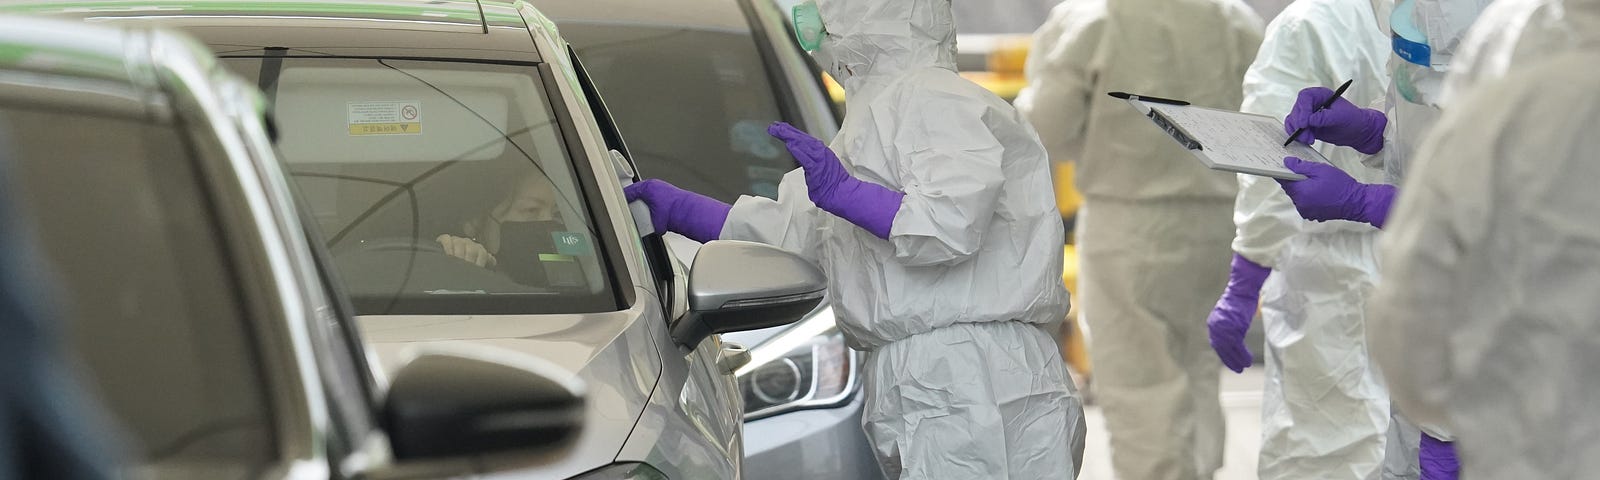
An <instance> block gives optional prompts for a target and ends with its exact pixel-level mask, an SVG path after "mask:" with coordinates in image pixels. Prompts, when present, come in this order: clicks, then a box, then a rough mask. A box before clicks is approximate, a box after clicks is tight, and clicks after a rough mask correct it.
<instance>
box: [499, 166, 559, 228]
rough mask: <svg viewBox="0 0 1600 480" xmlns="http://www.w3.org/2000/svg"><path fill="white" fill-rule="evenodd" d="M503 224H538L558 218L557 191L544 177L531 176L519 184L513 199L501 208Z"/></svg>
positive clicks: (514, 191) (509, 199)
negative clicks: (537, 222) (538, 222)
mask: <svg viewBox="0 0 1600 480" xmlns="http://www.w3.org/2000/svg"><path fill="white" fill-rule="evenodd" d="M498 210H500V211H501V212H503V213H501V215H500V221H502V222H536V221H547V220H554V219H555V217H556V191H555V186H554V185H551V184H550V181H549V180H546V179H545V178H544V177H542V176H537V175H534V176H529V177H526V178H523V179H522V181H521V182H518V183H517V186H516V189H514V190H512V192H511V197H510V198H507V199H506V200H505V202H503V203H501V208H499V209H498Z"/></svg>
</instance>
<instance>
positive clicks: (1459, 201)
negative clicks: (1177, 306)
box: [1371, 0, 1600, 479]
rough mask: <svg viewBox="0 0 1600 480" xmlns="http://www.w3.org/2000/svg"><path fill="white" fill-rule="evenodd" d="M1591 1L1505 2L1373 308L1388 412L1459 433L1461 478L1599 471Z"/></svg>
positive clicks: (1491, 14) (1387, 256) (1394, 240)
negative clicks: (1398, 409)
mask: <svg viewBox="0 0 1600 480" xmlns="http://www.w3.org/2000/svg"><path fill="white" fill-rule="evenodd" d="M1595 65H1600V2H1596V1H1594V0H1571V1H1559V0H1534V1H1530V0H1503V1H1502V2H1500V3H1496V4H1495V5H1493V6H1491V7H1490V8H1489V9H1488V10H1486V11H1484V13H1483V20H1482V21H1481V22H1480V23H1479V24H1478V25H1476V26H1474V27H1473V31H1472V33H1471V34H1470V35H1469V37H1468V39H1467V41H1466V42H1464V44H1463V47H1462V49H1461V55H1460V56H1459V57H1458V58H1457V59H1456V64H1455V65H1454V66H1453V68H1452V70H1453V71H1452V73H1451V75H1450V78H1449V79H1448V80H1447V82H1446V85H1447V88H1446V92H1447V93H1446V94H1445V95H1444V97H1443V98H1444V99H1445V100H1446V101H1448V102H1450V109H1449V110H1447V111H1446V112H1445V114H1444V115H1443V118H1442V120H1441V121H1440V123H1439V124H1438V126H1437V127H1436V130H1434V131H1433V132H1432V134H1431V135H1429V137H1428V138H1427V139H1426V140H1425V141H1424V142H1423V143H1422V147H1421V149H1420V150H1419V152H1418V154H1417V156H1416V160H1415V162H1413V165H1412V169H1411V170H1412V172H1411V174H1410V175H1409V176H1408V178H1407V180H1406V183H1405V185H1404V186H1403V188H1402V189H1401V197H1400V199H1399V200H1398V203H1397V205H1398V206H1397V207H1396V211H1395V213H1394V214H1393V215H1391V217H1390V221H1389V224H1388V230H1389V234H1388V236H1387V237H1386V238H1385V239H1384V241H1383V242H1382V244H1383V245H1382V249H1381V250H1382V258H1383V265H1384V268H1385V271H1386V272H1388V276H1389V278H1387V279H1386V283H1385V284H1384V285H1383V286H1382V287H1381V288H1380V289H1379V292H1378V293H1377V295H1376V297H1375V299H1374V306H1373V315H1372V324H1371V327H1372V330H1373V345H1372V346H1373V355H1374V357H1376V358H1377V360H1378V361H1379V362H1380V364H1381V365H1382V366H1383V369H1384V372H1385V375H1386V376H1387V377H1388V378H1389V379H1390V383H1391V385H1393V388H1392V391H1393V394H1394V398H1395V401H1396V403H1397V404H1399V405H1401V406H1403V407H1404V408H1406V410H1407V411H1408V412H1411V413H1412V414H1413V415H1414V416H1416V417H1417V418H1418V419H1419V420H1423V421H1428V422H1432V423H1437V424H1449V425H1451V426H1452V428H1453V430H1454V431H1455V433H1457V447H1458V449H1459V451H1460V455H1461V459H1462V474H1463V476H1462V478H1466V479H1501V478H1589V477H1592V476H1594V475H1595V472H1596V471H1600V455H1596V453H1600V451H1597V450H1600V449H1597V448H1596V447H1595V446H1596V445H1600V443H1597V440H1600V422H1596V421H1594V420H1593V418H1594V417H1593V408H1592V405H1593V399H1595V398H1600V376H1596V375H1595V374H1594V373H1593V372H1594V369H1593V368H1591V366H1592V365H1594V364H1595V363H1596V360H1600V358H1597V353H1596V352H1600V348H1597V345H1600V334H1597V333H1596V332H1597V327H1596V325H1595V321H1594V319H1595V318H1597V316H1600V297H1596V296H1595V295H1593V294H1592V293H1591V292H1590V290H1592V289H1593V285H1596V284H1597V283H1600V275H1597V273H1596V272H1600V248H1597V247H1596V246H1595V245H1597V244H1600V222H1597V221H1596V218H1597V217H1595V215H1594V212H1593V210H1594V205H1596V204H1597V202H1600V193H1596V190H1595V189H1594V188H1593V186H1592V183H1593V182H1592V179H1594V178H1597V176H1600V164H1596V163H1595V162H1594V161H1593V160H1594V156H1595V154H1594V152H1596V151H1600V137H1597V136H1595V135H1593V133H1592V130H1593V126H1594V125H1595V124H1596V122H1597V121H1600V95H1597V92H1600V90H1596V89H1595V86H1596V85H1600V69H1597V68H1595Z"/></svg>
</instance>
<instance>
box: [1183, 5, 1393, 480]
mask: <svg viewBox="0 0 1600 480" xmlns="http://www.w3.org/2000/svg"><path fill="white" fill-rule="evenodd" d="M1389 56H1390V38H1389V36H1388V35H1387V34H1386V32H1384V31H1382V30H1380V29H1379V24H1378V22H1377V18H1376V14H1375V13H1374V11H1373V6H1372V5H1371V4H1370V3H1369V2H1368V1H1367V0H1299V1H1296V2H1294V3H1293V4H1290V5H1289V6H1288V7H1287V8H1286V9H1284V11H1283V12H1282V13H1281V14H1279V15H1278V17H1276V18H1274V19H1273V20H1272V23H1271V24H1269V25H1268V26H1267V33H1266V40H1265V41H1263V42H1262V45H1261V51H1260V53H1258V54H1257V55H1256V60H1255V63H1253V64H1251V66H1250V70H1249V71H1248V72H1246V73H1245V81H1244V94H1245V100H1244V103H1243V105H1242V106H1241V107H1240V110H1241V111H1244V112H1248V113H1256V114H1262V115H1269V116H1274V117H1279V118H1282V117H1284V116H1286V115H1288V114H1289V112H1290V110H1291V109H1292V108H1293V107H1294V104H1295V101H1296V99H1297V97H1298V93H1299V91H1300V90H1301V89H1303V88H1305V87H1307V86H1313V85H1337V84H1339V83H1342V82H1344V81H1346V80H1351V81H1352V83H1351V87H1350V89H1349V90H1347V91H1346V92H1345V93H1344V95H1343V97H1344V98H1346V99H1348V100H1350V101H1351V102H1354V103H1356V104H1360V105H1372V104H1379V103H1381V102H1382V101H1383V100H1384V98H1385V92H1386V89H1387V87H1388V83H1389V75H1388V71H1387V67H1386V65H1387V62H1388V59H1389ZM1318 150H1319V151H1320V152H1322V154H1323V155H1324V156H1326V157H1327V158H1328V160H1329V161H1330V162H1332V163H1333V164H1334V165H1335V166H1337V167H1339V168H1340V169H1342V170H1344V171H1345V172H1348V173H1350V174H1351V176H1353V177H1355V178H1356V179H1357V180H1359V181H1362V182H1368V183H1380V182H1383V181H1384V179H1385V177H1386V176H1385V174H1384V172H1383V170H1382V169H1379V168H1372V167H1369V166H1367V165H1365V164H1363V162H1362V161H1363V159H1364V158H1365V157H1366V154H1364V153H1362V152H1358V151H1356V150H1354V149H1350V148H1344V147H1336V146H1333V145H1330V144H1322V145H1320V146H1319V147H1318ZM1238 178H1239V197H1238V200H1237V202H1236V203H1235V207H1234V208H1235V211H1234V223H1235V225H1236V226H1237V229H1238V231H1237V235H1236V236H1235V238H1234V240H1233V249H1234V260H1233V268H1232V269H1231V273H1230V282H1229V286H1228V289H1227V290H1226V291H1224V293H1223V296H1222V298H1221V299H1220V300H1219V301H1218V302H1217V306H1216V308H1215V309H1214V310H1213V311H1212V314H1211V317H1210V318H1209V320H1208V322H1207V323H1208V325H1209V327H1210V330H1211V335H1212V343H1213V346H1214V348H1216V349H1217V353H1218V355H1219V357H1220V358H1221V359H1222V361H1223V364H1224V365H1226V366H1227V367H1228V368H1230V369H1232V370H1234V371H1236V372H1238V371H1243V370H1244V369H1245V368H1247V367H1248V366H1249V365H1250V363H1251V361H1252V355H1251V353H1250V351H1249V349H1248V348H1247V347H1246V346H1245V343H1244V335H1245V332H1246V331H1247V330H1248V329H1249V326H1250V322H1251V320H1252V318H1253V317H1254V316H1255V313H1256V306H1257V304H1258V303H1259V304H1260V305H1261V315H1262V320H1263V322H1265V329H1266V333H1267V351H1266V357H1267V358H1266V364H1267V377H1268V378H1270V379H1271V380H1270V381H1268V382H1267V383H1266V391H1265V395H1264V399H1263V401H1264V402H1265V404H1266V406H1265V408H1263V418H1262V430H1263V432H1262V446H1261V454H1260V455H1261V458H1260V462H1259V464H1258V474H1259V477H1260V478H1263V479H1298V478H1349V479H1376V478H1384V479H1415V478H1417V477H1418V475H1419V474H1420V472H1419V471H1418V465H1417V453H1418V452H1417V449H1418V439H1419V437H1420V432H1418V430H1417V429H1416V427H1414V426H1412V425H1410V424H1409V423H1407V422H1405V421H1404V420H1403V419H1400V418H1398V417H1391V415H1390V412H1391V411H1392V410H1391V408H1390V405H1389V396H1388V393H1387V391H1386V389H1385V388H1384V385H1383V380H1382V378H1381V376H1380V375H1379V372H1378V370H1377V368H1376V367H1375V366H1374V365H1373V364H1372V363H1371V361H1370V359H1369V358H1368V357H1367V355H1366V351H1367V348H1366V345H1367V337H1366V334H1365V311H1366V301H1367V297H1368V296H1369V295H1370V294H1371V292H1372V289H1373V288H1374V286H1375V284H1376V282H1377V281H1378V278H1379V275H1378V271H1377V268H1378V267H1377V257H1376V255H1375V247H1374V246H1375V242H1376V240H1377V237H1378V229H1377V228H1375V227H1373V226H1371V225H1368V224H1364V223H1358V222H1351V221H1344V220H1339V221H1331V222H1327V223H1314V222H1309V221H1306V220H1304V219H1302V218H1300V214H1299V213H1297V212H1296V211H1295V209H1294V205H1293V204H1292V203H1290V201H1289V198H1288V197H1287V196H1285V195H1284V193H1283V189H1282V188H1281V187H1280V186H1279V185H1278V184H1277V183H1276V182H1273V181H1271V180H1270V179H1268V178H1266V177H1261V176H1256V175H1243V174H1241V175H1239V176H1238ZM1269 272H1270V275H1268V273H1269ZM1262 296H1264V297H1265V301H1264V302H1262V301H1260V299H1261V297H1262ZM1328 392H1337V394H1336V395H1329V394H1328Z"/></svg>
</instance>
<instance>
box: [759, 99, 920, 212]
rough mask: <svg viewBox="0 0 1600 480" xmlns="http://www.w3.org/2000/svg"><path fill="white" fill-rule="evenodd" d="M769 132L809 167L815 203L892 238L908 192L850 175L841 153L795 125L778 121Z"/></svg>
mask: <svg viewBox="0 0 1600 480" xmlns="http://www.w3.org/2000/svg"><path fill="white" fill-rule="evenodd" d="M767 133H768V134H769V135H772V136H773V137H776V138H777V139H779V140H783V144H784V146H786V147H788V148H789V153H791V154H793V155H794V159H795V160H797V161H799V162H800V168H802V169H805V174H806V189H807V190H808V193H809V194H810V196H811V203H815V204H817V208H821V209H823V210H825V211H827V212H828V213H832V214H834V215H838V216H839V218H843V219H845V220H848V221H850V223H854V224H856V225H857V226H859V227H861V228H863V229H866V230H867V231H868V232H872V234H873V235H877V236H878V238H882V239H888V238H889V231H890V229H891V228H892V227H893V226H894V217H895V215H896V214H898V213H900V201H901V200H903V199H905V196H906V194H904V193H900V192H896V191H894V190H890V189H889V188H888V187H885V186H883V185H878V184H876V183H871V182H865V181H862V180H861V179H858V178H855V177H852V176H850V172H848V171H846V170H845V168H844V164H843V163H841V162H840V161H839V156H838V155H834V153H833V150H830V149H828V146H827V145H826V144H823V143H822V140H818V139H816V137H812V136H811V135H808V134H806V132H802V131H800V129H798V128H794V126H793V125H789V124H787V123H784V122H775V123H773V124H772V126H771V127H767Z"/></svg>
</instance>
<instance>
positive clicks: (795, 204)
mask: <svg viewBox="0 0 1600 480" xmlns="http://www.w3.org/2000/svg"><path fill="white" fill-rule="evenodd" d="M827 215H828V213H827V212H823V211H822V210H821V209H818V208H817V206H816V205H815V204H813V203H811V197H810V195H809V194H808V193H807V189H806V175H805V172H804V171H801V170H800V169H798V168H797V169H794V170H792V171H790V172H789V173H786V174H784V175H783V181H781V182H779V183H778V199H777V200H773V199H770V198H766V197H752V196H748V195H746V196H742V197H739V200H738V201H736V202H734V204H733V209H732V210H730V211H729V212H728V220H727V222H726V223H724V224H723V225H722V237H721V238H722V239H724V240H743V241H747V242H757V243H765V244H768V245H772V246H775V247H778V248H782V249H784V250H787V251H789V252H792V253H795V254H797V255H800V256H802V257H805V258H806V259H808V260H811V261H812V262H819V259H818V258H817V247H816V236H817V231H818V230H820V229H824V228H828V227H827V225H826V223H825V222H824V218H826V217H825V216H827Z"/></svg>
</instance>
